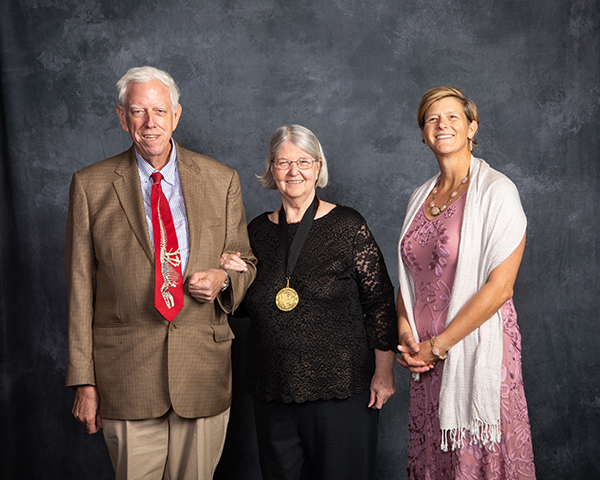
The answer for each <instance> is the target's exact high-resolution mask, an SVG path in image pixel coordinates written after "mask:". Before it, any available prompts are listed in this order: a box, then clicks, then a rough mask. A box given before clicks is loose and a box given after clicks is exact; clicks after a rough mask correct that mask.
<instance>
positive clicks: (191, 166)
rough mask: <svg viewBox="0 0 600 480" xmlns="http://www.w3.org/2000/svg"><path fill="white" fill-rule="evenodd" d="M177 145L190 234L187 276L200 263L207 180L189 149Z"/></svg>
mask: <svg viewBox="0 0 600 480" xmlns="http://www.w3.org/2000/svg"><path fill="white" fill-rule="evenodd" d="M175 147H176V148H177V164H178V167H179V181H180V182H181V192H182V193H183V202H184V203H185V213H186V216H187V223H188V232H189V236H190V238H189V245H190V256H189V259H188V263H187V266H186V268H185V272H184V273H183V276H184V277H187V272H188V271H190V273H191V270H190V265H198V262H199V260H198V255H199V252H200V245H199V241H200V231H201V229H202V225H201V219H202V218H206V215H205V211H204V208H205V205H206V202H204V201H203V199H204V196H205V195H206V182H205V178H204V176H203V175H202V171H201V169H200V167H199V165H198V162H194V161H192V159H191V158H189V155H188V153H187V150H185V149H182V148H180V147H179V145H178V144H177V142H175Z"/></svg>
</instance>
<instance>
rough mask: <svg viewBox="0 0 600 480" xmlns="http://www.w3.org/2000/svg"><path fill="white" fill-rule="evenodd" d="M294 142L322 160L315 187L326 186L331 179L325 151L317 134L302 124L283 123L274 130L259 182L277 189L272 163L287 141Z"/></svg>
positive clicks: (264, 186)
mask: <svg viewBox="0 0 600 480" xmlns="http://www.w3.org/2000/svg"><path fill="white" fill-rule="evenodd" d="M285 142H292V143H293V144H294V145H296V146H297V147H298V148H299V149H301V150H304V151H305V152H306V153H308V154H309V155H310V156H311V157H313V158H314V159H315V160H317V161H321V170H320V171H319V178H317V182H316V184H315V187H316V188H318V187H324V186H326V185H327V182H328V180H329V174H328V172H327V160H326V159H325V154H324V153H323V148H322V147H321V144H320V143H319V140H318V139H317V137H316V135H315V134H314V133H313V132H311V131H310V130H309V129H308V128H306V127H303V126H302V125H283V126H281V127H279V128H278V129H277V130H275V131H274V132H273V135H272V136H271V141H270V142H269V152H268V153H267V157H266V158H265V166H264V169H263V172H262V175H260V176H258V175H257V177H258V184H259V185H260V186H261V187H263V188H268V189H271V190H275V189H277V186H276V185H275V180H273V174H272V173H271V163H272V162H273V161H274V160H275V155H277V150H279V148H280V147H281V146H282V145H283V144H284V143H285Z"/></svg>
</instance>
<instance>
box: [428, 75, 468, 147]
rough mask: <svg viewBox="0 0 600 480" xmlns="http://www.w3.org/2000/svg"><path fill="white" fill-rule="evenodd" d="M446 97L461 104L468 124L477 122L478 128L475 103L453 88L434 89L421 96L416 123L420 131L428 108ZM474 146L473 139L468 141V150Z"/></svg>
mask: <svg viewBox="0 0 600 480" xmlns="http://www.w3.org/2000/svg"><path fill="white" fill-rule="evenodd" d="M446 97H454V98H456V99H457V100H458V101H459V102H460V103H462V106H463V112H464V114H465V116H466V117H467V121H468V123H469V124H470V123H471V122H477V126H479V112H478V111H477V105H475V102H473V100H471V99H470V98H469V97H467V96H466V95H465V94H464V92H463V91H462V90H459V89H458V88H454V87H434V88H432V89H430V90H427V92H425V95H423V98H422V99H421V103H419V110H418V111H417V121H418V122H419V128H420V129H421V130H423V127H424V126H425V115H427V111H428V110H429V107H431V104H432V103H434V102H437V101H438V100H440V99H442V98H446ZM423 141H425V140H423ZM476 146H477V140H475V138H471V139H469V148H470V150H471V151H473V149H474V148H475V147H476Z"/></svg>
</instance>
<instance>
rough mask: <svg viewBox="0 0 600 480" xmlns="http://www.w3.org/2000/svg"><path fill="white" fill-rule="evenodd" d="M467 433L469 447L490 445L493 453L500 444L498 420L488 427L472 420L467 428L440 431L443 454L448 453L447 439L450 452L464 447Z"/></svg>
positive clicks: (481, 422)
mask: <svg viewBox="0 0 600 480" xmlns="http://www.w3.org/2000/svg"><path fill="white" fill-rule="evenodd" d="M467 432H469V434H470V436H471V441H470V442H469V445H481V446H483V445H488V444H489V445H490V450H491V451H492V452H493V451H494V450H495V446H496V445H497V444H499V443H500V440H501V438H502V432H501V430H500V420H498V423H496V424H493V425H490V424H489V423H484V422H483V421H482V420H475V419H474V420H473V421H472V423H471V426H470V427H469V428H466V427H462V428H448V429H443V430H442V445H441V448H442V450H443V451H444V452H447V451H448V438H449V439H450V445H451V447H452V451H454V450H456V449H457V448H462V447H464V446H465V439H466V437H467Z"/></svg>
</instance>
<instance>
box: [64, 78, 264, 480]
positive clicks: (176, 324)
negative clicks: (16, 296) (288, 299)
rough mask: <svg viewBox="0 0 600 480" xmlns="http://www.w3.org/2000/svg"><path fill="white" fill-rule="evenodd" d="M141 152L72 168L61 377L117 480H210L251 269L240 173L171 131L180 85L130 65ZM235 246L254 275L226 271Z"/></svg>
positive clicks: (127, 94) (127, 87) (131, 124)
mask: <svg viewBox="0 0 600 480" xmlns="http://www.w3.org/2000/svg"><path fill="white" fill-rule="evenodd" d="M117 89H118V91H119V101H120V105H119V106H117V114H118V117H119V121H120V123H121V126H122V127H123V129H124V130H125V131H127V132H129V134H130V135H131V138H132V139H133V145H132V147H131V148H130V149H129V150H128V151H126V152H123V153H121V154H120V155H117V156H115V157H112V158H109V159H107V160H103V161H101V162H98V163H95V164H93V165H91V166H89V167H87V168H84V169H83V170H80V171H78V172H76V173H75V174H74V175H73V180H72V182H71V190H70V200H69V218H68V225H67V251H66V266H67V276H68V284H69V354H68V365H67V379H66V385H67V386H68V387H72V388H76V393H75V402H74V405H73V414H74V415H75V418H76V419H77V420H78V421H79V422H80V423H81V424H82V425H84V426H85V427H86V430H87V431H88V433H95V432H97V431H99V430H100V429H102V428H104V436H105V440H106V444H107V446H108V450H109V453H110V457H111V460H112V462H113V466H114V467H115V472H116V478H117V479H125V478H127V479H132V478H144V479H153V478H157V479H160V478H170V479H188V478H189V479H191V478H194V479H198V478H202V479H204V478H206V479H208V478H212V475H213V473H214V470H215V468H216V465H217V462H218V460H219V457H220V455H221V452H222V448H223V444H224V441H225V432H226V428H227V423H228V419H229V406H230V401H231V360H230V348H231V341H232V339H233V334H232V332H231V329H230V328H229V325H228V323H227V313H231V312H232V311H233V310H234V309H235V308H236V307H237V306H238V304H239V303H240V301H241V300H242V297H243V296H244V293H245V291H246V289H247V288H248V286H249V285H250V283H252V280H253V279H254V276H255V274H256V269H255V263H256V260H255V258H254V256H253V255H252V252H251V249H250V245H249V242H248V235H247V231H246V217H245V213H244V207H243V205H242V196H241V191H240V184H239V179H238V176H237V173H236V172H235V171H234V170H232V169H231V168H229V167H227V166H225V165H223V164H221V163H219V162H217V161H216V160H213V159H211V158H209V157H206V156H204V155H199V154H196V153H193V152H190V151H188V150H185V149H183V148H181V147H180V146H179V145H178V144H177V143H176V142H175V141H174V140H173V139H172V138H171V134H172V132H173V131H174V130H175V128H176V127H177V124H178V122H179V119H180V116H181V105H179V103H178V100H179V90H178V88H177V86H176V85H175V82H174V81H173V79H172V78H171V76H170V75H168V74H167V73H166V72H163V71H160V70H157V69H155V68H152V67H141V68H133V69H131V70H129V71H128V72H127V73H126V74H125V76H123V78H121V79H120V80H119V82H118V83H117ZM224 252H229V253H237V252H240V254H241V256H242V258H244V259H245V261H246V262H247V264H248V269H247V271H245V272H234V271H231V272H228V271H226V270H223V269H220V268H218V266H219V258H220V256H221V254H222V253H224Z"/></svg>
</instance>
